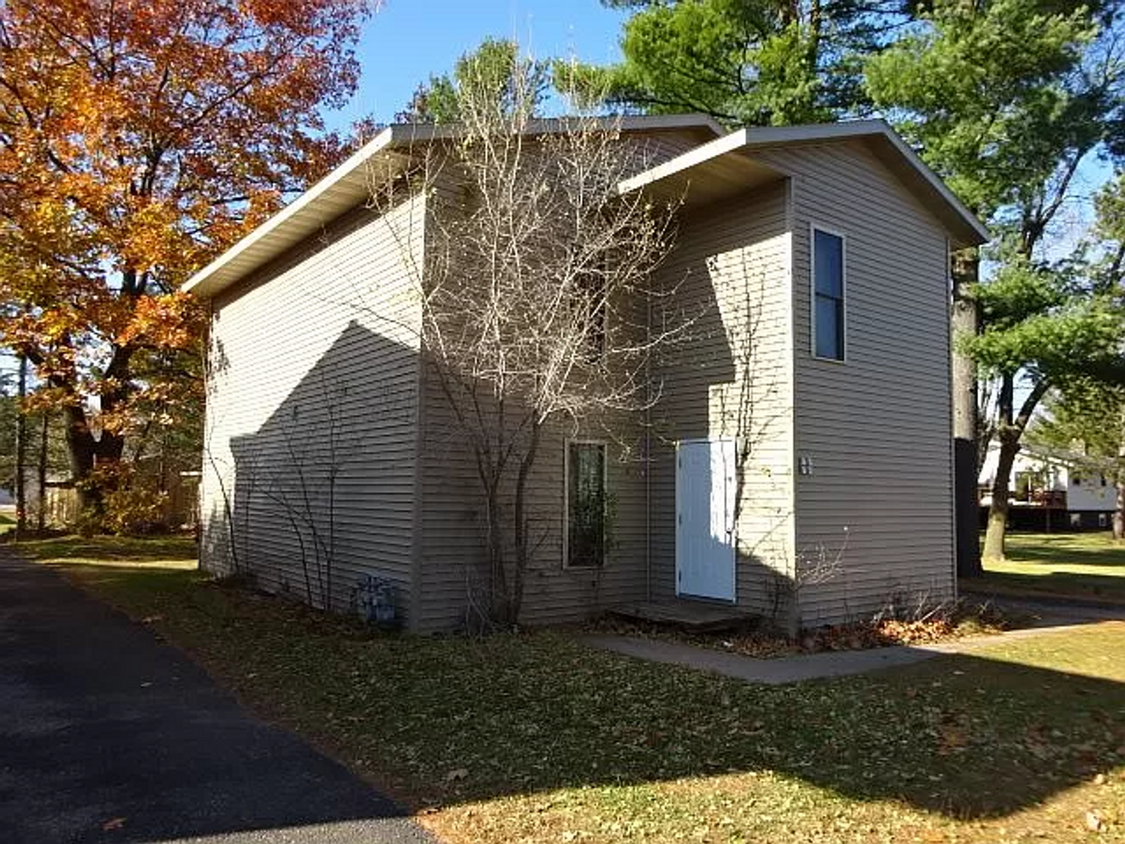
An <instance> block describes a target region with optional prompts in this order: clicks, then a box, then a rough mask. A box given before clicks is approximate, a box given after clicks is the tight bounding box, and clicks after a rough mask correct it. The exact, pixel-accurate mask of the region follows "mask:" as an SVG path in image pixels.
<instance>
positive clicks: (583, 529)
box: [565, 442, 606, 568]
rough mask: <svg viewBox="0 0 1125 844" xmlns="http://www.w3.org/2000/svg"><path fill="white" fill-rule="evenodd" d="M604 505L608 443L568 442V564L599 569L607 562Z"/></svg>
mask: <svg viewBox="0 0 1125 844" xmlns="http://www.w3.org/2000/svg"><path fill="white" fill-rule="evenodd" d="M605 504H606V499H605V444H604V443H596V442H569V443H567V449H566V529H567V532H566V538H567V543H566V560H565V563H566V565H567V566H568V567H570V568H596V567H598V566H601V565H603V564H604V563H605Z"/></svg>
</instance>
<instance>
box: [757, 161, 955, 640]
mask: <svg viewBox="0 0 1125 844" xmlns="http://www.w3.org/2000/svg"><path fill="white" fill-rule="evenodd" d="M762 157H763V158H764V159H765V160H766V161H767V163H769V164H771V165H774V166H776V167H779V168H781V169H784V170H787V171H789V172H791V173H794V174H795V177H794V179H793V191H794V215H793V241H794V248H793V253H794V263H793V301H794V325H795V331H794V340H795V347H794V364H795V367H794V369H795V396H796V400H795V405H796V408H797V412H796V439H795V450H796V456H797V458H798V459H799V458H801V457H807V458H808V459H809V460H811V462H812V474H811V475H807V476H805V475H800V476H798V477H797V479H796V480H797V483H796V514H797V520H796V525H797V537H796V540H797V550H798V554H799V557H800V558H801V563H800V564H801V565H803V566H805V567H806V568H807V567H809V566H815V565H816V563H817V561H819V560H828V561H830V562H831V561H835V560H838V561H839V566H840V571H839V573H838V575H837V576H835V577H832V578H831V579H829V580H827V581H826V582H823V583H820V584H816V585H809V586H805V587H802V590H801V596H800V604H801V607H800V611H801V616H802V621H803V623H804V624H806V625H812V624H819V623H826V622H836V621H840V620H842V619H844V618H846V617H849V616H855V615H860V614H865V613H869V612H871V611H873V610H875V609H878V608H879V607H880V606H881V605H883V604H884V603H885V602H886V601H888V600H889V599H890V598H892V597H894V596H900V597H901V596H919V595H925V596H928V597H931V598H935V599H941V598H948V597H951V596H952V595H953V590H954V582H953V562H952V560H953V526H952V465H951V451H950V449H951V442H952V440H951V436H952V434H951V427H950V426H951V420H950V369H949V367H950V342H949V310H948V308H949V305H948V293H947V284H948V282H947V269H946V268H947V257H946V240H945V238H946V234H945V231H944V229H943V228H942V226H941V225H940V223H939V222H938V221H937V219H936V218H935V217H934V216H933V215H932V214H931V213H930V212H928V211H927V210H926V209H925V208H924V207H922V205H921V204H920V203H919V202H918V200H917V199H916V198H915V197H914V196H913V195H912V194H910V193H908V192H907V191H906V190H905V189H904V188H903V187H902V186H901V184H900V183H899V182H898V181H897V179H895V177H894V176H893V175H891V174H890V172H889V171H888V170H887V169H886V168H885V167H884V166H883V165H882V164H881V163H880V162H879V161H878V160H877V159H876V158H875V156H874V155H872V154H871V153H870V152H869V151H868V150H867V148H866V147H865V146H864V145H863V144H862V142H859V141H851V142H846V143H836V144H832V145H822V146H818V147H804V148H801V149H798V150H790V151H771V152H764V153H762ZM812 226H818V227H822V228H825V229H828V230H830V231H832V232H834V233H837V234H842V235H844V237H845V250H846V259H845V260H846V266H845V284H846V294H845V296H846V301H845V310H846V352H845V354H846V360H845V362H843V363H840V362H834V361H822V360H817V359H815V358H814V357H813V355H812V352H811V345H812V336H811V330H812V329H811V321H810V300H811V286H812V280H811V277H810V266H809V242H810V227H812Z"/></svg>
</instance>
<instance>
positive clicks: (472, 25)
mask: <svg viewBox="0 0 1125 844" xmlns="http://www.w3.org/2000/svg"><path fill="white" fill-rule="evenodd" d="M626 17H627V15H626V14H624V13H622V12H620V11H616V10H613V9H607V8H605V7H604V6H602V5H601V3H600V2H598V0H476V2H466V0H461V2H457V0H385V3H384V5H383V8H382V9H381V10H380V11H379V12H377V13H376V14H375V15H374V16H373V17H372V18H371V19H370V20H369V21H368V22H367V24H366V25H365V26H364V31H363V38H362V41H361V42H360V45H359V50H358V56H359V60H360V63H361V65H362V68H363V73H362V76H361V77H360V86H359V91H358V93H357V94H356V96H355V97H353V98H352V101H351V102H350V103H349V104H348V105H347V106H346V107H345V108H343V109H341V110H340V111H338V112H334V113H333V114H331V115H329V116H328V119H329V123H330V125H331V127H332V128H343V127H345V126H347V125H348V124H349V123H351V122H352V121H354V120H356V119H357V118H359V117H362V116H363V115H365V114H374V115H375V117H376V119H378V120H379V121H382V122H389V121H390V120H391V119H392V118H393V117H394V114H395V112H396V111H400V110H401V109H402V107H403V106H404V105H406V103H407V101H408V100H409V99H410V95H411V94H412V93H413V91H414V88H415V87H416V86H417V84H418V83H419V82H421V81H423V80H425V79H428V78H429V76H430V74H437V73H443V72H446V71H448V70H450V69H451V68H452V66H453V63H454V62H455V61H456V60H457V59H458V58H459V57H460V56H461V55H462V54H463V53H466V52H468V51H469V50H472V49H474V48H475V47H476V46H477V45H478V44H480V42H481V41H482V40H483V39H485V38H486V37H488V36H492V37H495V38H513V39H515V40H516V41H518V42H519V44H520V45H521V47H523V48H524V50H525V51H528V52H530V53H531V54H532V55H534V56H536V57H540V58H547V57H554V56H570V55H575V56H577V57H578V58H579V59H580V60H582V61H586V62H594V63H598V64H604V63H607V62H612V61H616V60H617V59H619V58H620V50H619V49H618V47H617V39H618V36H619V34H620V32H621V23H622V21H623V20H625V18H626Z"/></svg>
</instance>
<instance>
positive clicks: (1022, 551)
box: [972, 532, 1125, 602]
mask: <svg viewBox="0 0 1125 844" xmlns="http://www.w3.org/2000/svg"><path fill="white" fill-rule="evenodd" d="M984 568H985V575H984V577H983V578H981V579H979V580H974V581H973V582H972V584H973V585H974V586H981V587H985V588H990V589H994V590H995V591H998V592H1005V591H1008V592H1012V591H1027V592H1034V593H1048V594H1056V595H1063V596H1070V597H1076V598H1094V599H1101V600H1110V601H1117V600H1120V601H1123V602H1125V544H1121V543H1117V542H1115V541H1114V539H1113V536H1112V534H1110V533H1108V532H1101V533H1078V534H1013V535H1011V536H1009V537H1008V540H1007V559H1006V560H1003V561H991V560H990V561H987V562H986V563H985V567H984Z"/></svg>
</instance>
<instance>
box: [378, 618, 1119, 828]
mask: <svg viewBox="0 0 1125 844" xmlns="http://www.w3.org/2000/svg"><path fill="white" fill-rule="evenodd" d="M532 644H533V646H534V644H535V643H534V640H532ZM482 648H483V649H484V650H485V651H487V650H488V649H489V647H488V645H487V644H485V645H483V646H482ZM479 659H481V662H482V663H483V662H484V659H485V658H484V657H480V658H479ZM521 662H523V664H520V663H521ZM482 667H483V665H482ZM432 670H433V671H434V676H435V681H434V690H433V691H434V693H435V697H434V698H431V700H433V703H432V704H431V705H430V706H428V707H426V711H425V715H424V717H425V718H426V721H427V728H426V729H427V730H428V731H429V732H430V733H431V735H432V736H433V737H435V739H436V741H432V742H422V746H421V747H419V745H418V744H417V743H415V744H414V745H413V752H414V753H415V754H416V755H415V757H414V758H416V759H418V760H427V757H429V759H430V760H432V762H431V764H430V765H428V766H426V768H425V769H423V770H422V771H415V774H422V775H423V779H424V780H428V782H429V783H430V784H431V788H432V787H433V786H432V784H433V783H438V784H439V785H438V788H439V789H441V791H440V793H439V792H433V793H430V794H427V795H424V796H425V797H426V798H427V799H428V800H429V801H432V802H437V803H456V802H461V801H465V800H480V799H487V798H491V797H496V796H499V795H503V794H508V793H513V792H533V791H541V790H553V789H557V788H560V787H576V786H603V785H611V784H639V783H647V782H655V781H666V780H674V779H680V778H685V777H706V776H711V775H717V774H725V773H739V772H750V771H760V770H772V771H776V772H780V773H783V774H786V775H789V776H791V777H793V778H795V779H800V780H803V781H805V782H808V783H811V784H813V785H816V786H819V787H821V788H825V789H829V790H830V791H832V792H836V793H838V794H839V795H842V796H844V797H847V798H850V799H854V800H860V801H872V800H888V799H890V800H900V801H903V802H905V803H907V804H909V805H912V806H914V807H916V808H919V809H924V810H928V811H934V812H940V813H942V814H945V815H947V816H949V817H953V818H987V817H995V816H1003V815H1007V814H1010V813H1013V812H1016V811H1018V810H1020V809H1024V808H1027V807H1030V806H1033V805H1035V804H1037V803H1039V802H1040V801H1042V800H1044V799H1045V798H1047V797H1049V796H1051V795H1053V794H1055V793H1057V792H1059V791H1062V790H1064V789H1067V788H1070V787H1071V786H1074V785H1076V784H1078V783H1082V782H1084V781H1088V780H1089V779H1090V778H1091V777H1093V776H1094V775H1095V774H1096V773H1098V772H1100V771H1106V770H1107V769H1111V768H1113V767H1115V766H1117V765H1121V764H1123V763H1125V722H1123V720H1122V718H1121V713H1122V712H1125V684H1122V683H1118V682H1113V681H1109V680H1105V679H1098V678H1094V677H1088V676H1081V675H1078V674H1067V673H1062V672H1058V671H1052V670H1045V669H1042V668H1036V667H1031V666H1026V665H1020V664H1015V663H1008V662H1003V661H998V660H993V659H986V658H982V657H979V656H966V655H957V656H948V657H941V658H937V659H934V660H932V661H929V662H926V663H922V664H919V665H916V666H912V667H910V668H906V669H899V670H894V671H888V672H883V673H880V674H876V675H872V676H868V677H859V678H848V679H841V680H834V681H824V682H812V683H803V684H799V685H792V686H782V687H766V686H758V685H751V684H747V683H743V682H740V681H736V680H730V679H726V678H721V677H715V676H711V675H708V674H704V673H701V672H695V671H691V670H687V669H679V668H674V667H671V666H654V665H649V664H647V663H642V662H639V661H635V660H630V659H627V658H620V657H613V656H607V655H602V654H596V653H590V652H587V651H584V650H580V649H572V650H571V652H570V653H569V654H568V655H563V654H559V653H556V654H555V655H554V659H552V660H550V661H549V662H543V661H536V662H535V664H528V663H527V662H525V661H522V660H517V661H516V662H513V663H508V664H503V663H502V662H501V661H500V660H497V661H496V664H495V665H494V666H493V668H492V669H485V670H486V676H487V681H485V682H482V684H481V685H480V686H479V687H477V690H476V692H475V693H474V694H471V695H469V694H466V693H465V690H464V689H463V688H460V687H461V686H462V684H461V683H460V682H459V681H458V680H457V679H455V677H456V673H460V672H455V674H454V676H452V677H451V676H450V674H449V673H447V667H446V666H442V665H433V666H432ZM438 678H441V679H440V680H439V679H438ZM438 685H440V686H441V687H443V688H444V689H445V694H444V695H440V694H439V693H438V692H437V686H438ZM417 691H418V690H415V692H417ZM442 700H444V701H445V702H441V701H442ZM395 717H407V718H408V717H410V716H409V715H408V714H407V713H405V712H400V713H398V714H397V715H396V716H395ZM418 717H422V716H418ZM437 737H440V738H437ZM392 748H393V749H394V750H396V751H401V752H410V749H411V748H410V747H409V746H408V744H407V743H402V744H392V746H391V748H387V749H392ZM452 771H457V772H458V778H453V776H452V774H451V773H450V772H452ZM462 771H464V772H466V775H465V776H464V779H460V778H459V774H460V772H462ZM451 780H452V781H451Z"/></svg>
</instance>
